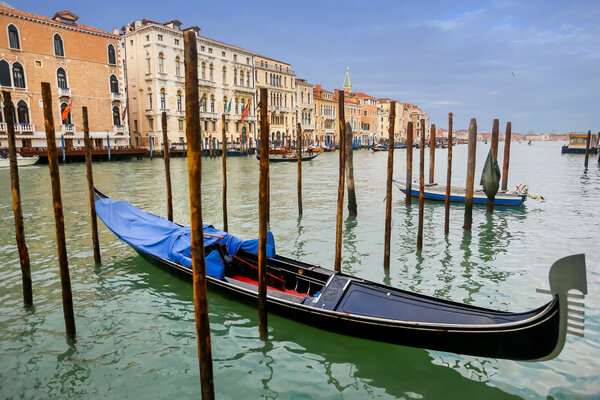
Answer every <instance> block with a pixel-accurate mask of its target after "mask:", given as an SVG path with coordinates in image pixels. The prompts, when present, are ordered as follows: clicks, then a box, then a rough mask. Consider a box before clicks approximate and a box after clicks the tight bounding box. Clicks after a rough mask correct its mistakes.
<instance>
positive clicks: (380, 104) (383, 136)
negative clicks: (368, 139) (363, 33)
mask: <svg viewBox="0 0 600 400" xmlns="http://www.w3.org/2000/svg"><path fill="white" fill-rule="evenodd" d="M392 101H393V100H392V99H388V98H385V99H379V100H378V101H377V118H378V121H377V134H376V137H375V142H376V143H387V141H388V140H389V137H390V136H389V135H390V134H389V127H390V111H391V104H392ZM403 108H404V106H403V104H402V103H401V102H399V101H396V107H395V111H396V118H395V119H394V142H395V143H396V144H398V143H404V142H405V140H406V131H405V130H404V113H403Z"/></svg>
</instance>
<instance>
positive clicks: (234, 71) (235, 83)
mask: <svg viewBox="0 0 600 400" xmlns="http://www.w3.org/2000/svg"><path fill="white" fill-rule="evenodd" d="M233 84H234V85H237V69H234V70H233Z"/></svg>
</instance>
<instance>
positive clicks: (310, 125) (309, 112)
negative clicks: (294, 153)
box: [294, 79, 322, 143]
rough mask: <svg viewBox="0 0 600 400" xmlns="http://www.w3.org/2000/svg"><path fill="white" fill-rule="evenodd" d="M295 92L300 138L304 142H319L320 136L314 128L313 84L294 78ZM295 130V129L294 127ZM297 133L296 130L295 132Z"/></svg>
mask: <svg viewBox="0 0 600 400" xmlns="http://www.w3.org/2000/svg"><path fill="white" fill-rule="evenodd" d="M295 83H296V93H295V94H294V104H295V105H296V110H297V111H298V114H297V115H298V120H299V121H298V122H300V127H301V129H302V132H301V134H302V138H303V140H304V143H309V142H308V141H311V142H320V141H321V140H322V138H321V137H320V136H319V135H318V134H317V132H316V130H315V101H314V94H313V85H311V84H310V83H308V82H306V80H305V79H296V80H295ZM296 130H297V129H296ZM296 133H297V132H296Z"/></svg>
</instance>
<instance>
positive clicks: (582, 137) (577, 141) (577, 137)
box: [561, 133, 598, 154]
mask: <svg viewBox="0 0 600 400" xmlns="http://www.w3.org/2000/svg"><path fill="white" fill-rule="evenodd" d="M593 139H594V137H593V136H592V138H591V143H590V154H597V153H598V145H597V144H596V145H594V144H593ZM586 146H587V134H584V133H571V134H569V144H566V145H564V146H563V147H562V149H561V153H562V154H585V147H586Z"/></svg>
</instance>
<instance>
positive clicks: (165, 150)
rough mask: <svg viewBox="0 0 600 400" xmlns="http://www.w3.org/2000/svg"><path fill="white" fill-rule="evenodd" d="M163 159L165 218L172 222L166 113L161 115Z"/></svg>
mask: <svg viewBox="0 0 600 400" xmlns="http://www.w3.org/2000/svg"><path fill="white" fill-rule="evenodd" d="M162 133H163V157H164V159H165V177H166V179H167V218H168V219H169V221H171V222H173V196H172V194H171V149H170V148H169V136H168V135H167V113H166V111H163V113H162Z"/></svg>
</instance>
